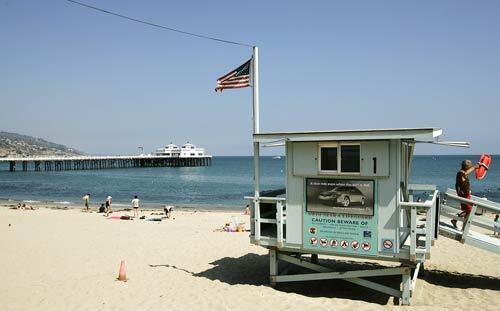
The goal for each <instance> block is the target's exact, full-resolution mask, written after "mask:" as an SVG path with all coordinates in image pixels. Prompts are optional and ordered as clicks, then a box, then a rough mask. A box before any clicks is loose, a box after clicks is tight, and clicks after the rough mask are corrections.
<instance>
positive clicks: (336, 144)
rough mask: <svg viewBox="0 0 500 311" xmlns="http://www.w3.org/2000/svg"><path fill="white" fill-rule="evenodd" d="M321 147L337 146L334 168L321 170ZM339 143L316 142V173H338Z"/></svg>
mask: <svg viewBox="0 0 500 311" xmlns="http://www.w3.org/2000/svg"><path fill="white" fill-rule="evenodd" d="M321 148H337V169H336V170H322V169H321ZM339 164H340V162H339V143H338V142H329V143H319V144H318V174H330V175H337V174H338V173H339V168H340V166H339Z"/></svg>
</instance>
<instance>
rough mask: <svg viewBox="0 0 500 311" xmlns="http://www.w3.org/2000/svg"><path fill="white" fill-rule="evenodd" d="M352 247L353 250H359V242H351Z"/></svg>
mask: <svg viewBox="0 0 500 311" xmlns="http://www.w3.org/2000/svg"><path fill="white" fill-rule="evenodd" d="M351 247H352V249H358V248H359V242H358V241H352V242H351Z"/></svg>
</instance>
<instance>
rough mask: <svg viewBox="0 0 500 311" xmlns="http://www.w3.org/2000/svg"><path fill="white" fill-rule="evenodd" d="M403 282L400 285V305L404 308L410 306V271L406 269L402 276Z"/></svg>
mask: <svg viewBox="0 0 500 311" xmlns="http://www.w3.org/2000/svg"><path fill="white" fill-rule="evenodd" d="M402 278H403V280H402V283H401V287H402V288H401V294H402V301H401V303H402V305H404V306H409V305H410V298H411V293H410V289H411V269H410V268H409V267H407V270H406V271H405V273H404V274H403V277H402Z"/></svg>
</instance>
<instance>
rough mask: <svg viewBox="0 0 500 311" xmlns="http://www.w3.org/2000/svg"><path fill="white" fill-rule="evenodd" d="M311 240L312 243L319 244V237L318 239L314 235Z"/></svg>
mask: <svg viewBox="0 0 500 311" xmlns="http://www.w3.org/2000/svg"><path fill="white" fill-rule="evenodd" d="M309 242H310V243H311V245H316V244H318V239H316V238H315V237H312V238H311V239H310V240H309Z"/></svg>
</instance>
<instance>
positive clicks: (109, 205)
mask: <svg viewBox="0 0 500 311" xmlns="http://www.w3.org/2000/svg"><path fill="white" fill-rule="evenodd" d="M111 199H113V198H112V197H111V196H108V198H107V199H106V203H105V205H106V217H107V216H109V213H112V212H111Z"/></svg>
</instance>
